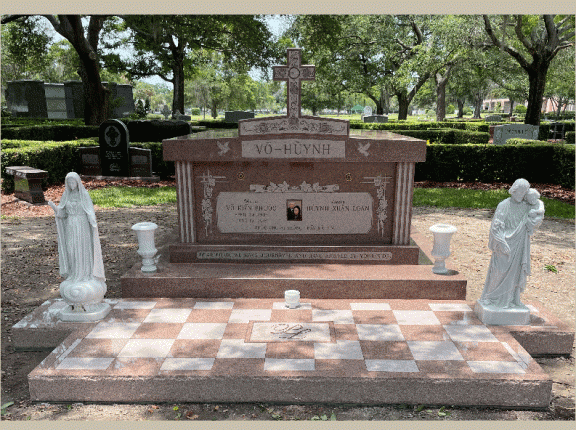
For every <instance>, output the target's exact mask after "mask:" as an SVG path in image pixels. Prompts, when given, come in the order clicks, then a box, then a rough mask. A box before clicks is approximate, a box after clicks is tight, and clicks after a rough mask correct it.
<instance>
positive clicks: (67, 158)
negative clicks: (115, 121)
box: [0, 139, 175, 193]
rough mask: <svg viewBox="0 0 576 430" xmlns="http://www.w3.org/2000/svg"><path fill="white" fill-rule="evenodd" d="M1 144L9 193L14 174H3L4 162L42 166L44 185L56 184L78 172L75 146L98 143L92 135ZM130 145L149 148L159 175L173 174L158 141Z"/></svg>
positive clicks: (13, 164) (78, 155) (78, 161)
mask: <svg viewBox="0 0 576 430" xmlns="http://www.w3.org/2000/svg"><path fill="white" fill-rule="evenodd" d="M2 146H3V148H2V153H1V154H0V157H1V158H0V160H1V163H2V168H1V176H2V179H3V181H2V190H3V191H4V192H6V193H11V192H13V191H14V177H13V176H10V175H7V174H6V166H31V167H35V168H37V169H42V170H46V171H47V172H48V179H47V180H45V182H44V185H47V184H60V183H63V182H64V178H65V177H66V174H67V173H68V172H80V169H81V166H82V164H81V163H82V160H81V158H80V154H79V152H78V151H77V149H78V148H79V147H81V146H82V147H85V146H98V141H97V140H96V139H83V140H77V141H71V142H38V141H37V142H34V141H3V142H2ZM130 146H134V147H137V148H144V149H150V150H151V154H152V171H153V172H155V173H156V174H157V175H159V176H160V177H161V178H162V179H166V178H168V177H170V176H174V173H175V166H174V162H173V161H164V159H163V156H162V142H142V143H137V144H135V145H130Z"/></svg>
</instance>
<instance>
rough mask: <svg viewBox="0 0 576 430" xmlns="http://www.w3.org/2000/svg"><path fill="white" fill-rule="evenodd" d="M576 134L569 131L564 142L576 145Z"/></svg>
mask: <svg viewBox="0 0 576 430" xmlns="http://www.w3.org/2000/svg"><path fill="white" fill-rule="evenodd" d="M574 136H575V133H574V132H573V131H567V132H566V133H565V134H564V140H565V141H566V143H575V142H574V139H575V137H574Z"/></svg>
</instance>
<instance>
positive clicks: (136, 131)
mask: <svg viewBox="0 0 576 430" xmlns="http://www.w3.org/2000/svg"><path fill="white" fill-rule="evenodd" d="M126 127H127V128H128V133H129V135H130V142H162V140H164V139H170V138H171V137H177V136H185V135H188V134H190V124H189V123H188V122H186V121H164V120H163V121H157V120H152V121H126Z"/></svg>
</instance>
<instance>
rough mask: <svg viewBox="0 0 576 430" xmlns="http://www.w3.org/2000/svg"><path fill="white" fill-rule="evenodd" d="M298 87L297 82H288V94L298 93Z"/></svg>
mask: <svg viewBox="0 0 576 430" xmlns="http://www.w3.org/2000/svg"><path fill="white" fill-rule="evenodd" d="M298 93H299V88H298V83H297V82H290V94H298Z"/></svg>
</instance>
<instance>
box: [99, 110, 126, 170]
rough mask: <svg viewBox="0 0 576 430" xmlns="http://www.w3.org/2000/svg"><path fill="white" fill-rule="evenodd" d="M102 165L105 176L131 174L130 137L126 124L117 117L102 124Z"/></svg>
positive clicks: (100, 139)
mask: <svg viewBox="0 0 576 430" xmlns="http://www.w3.org/2000/svg"><path fill="white" fill-rule="evenodd" d="M99 142H100V165H101V167H102V174H103V175H104V176H129V174H130V152H129V146H130V138H129V134H128V128H127V127H126V125H125V124H124V123H123V122H122V121H119V120H117V119H110V120H108V121H104V122H103V123H102V124H100V133H99Z"/></svg>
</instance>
